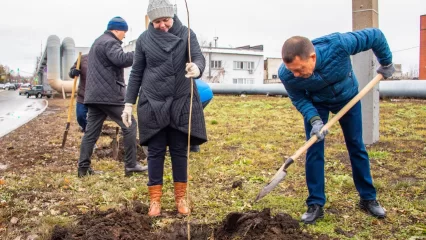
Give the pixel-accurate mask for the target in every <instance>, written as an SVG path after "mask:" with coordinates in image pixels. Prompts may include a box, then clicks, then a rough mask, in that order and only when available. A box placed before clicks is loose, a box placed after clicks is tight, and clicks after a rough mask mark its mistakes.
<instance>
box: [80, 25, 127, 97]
mask: <svg viewBox="0 0 426 240" xmlns="http://www.w3.org/2000/svg"><path fill="white" fill-rule="evenodd" d="M121 44H122V42H121V41H120V40H119V39H118V38H117V37H116V36H115V35H114V34H113V33H112V32H110V31H105V33H104V34H103V35H102V36H100V37H99V38H98V39H96V40H95V42H94V43H93V45H92V47H91V48H90V52H89V59H88V61H89V62H88V63H89V64H88V69H87V81H86V92H85V95H84V104H108V105H124V96H125V94H126V85H125V83H124V70H123V68H126V67H130V66H132V63H133V52H129V53H125V52H124V51H123V48H122V47H121Z"/></svg>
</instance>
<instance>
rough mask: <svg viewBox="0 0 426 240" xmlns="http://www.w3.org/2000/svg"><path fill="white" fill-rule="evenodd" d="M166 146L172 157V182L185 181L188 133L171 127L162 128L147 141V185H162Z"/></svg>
mask: <svg viewBox="0 0 426 240" xmlns="http://www.w3.org/2000/svg"><path fill="white" fill-rule="evenodd" d="M167 146H169V151H170V156H171V158H172V172H173V181H174V182H187V179H188V178H187V166H188V162H187V155H186V153H187V147H188V135H187V134H186V133H183V132H181V131H178V130H176V129H173V128H171V127H166V128H163V129H162V130H161V131H160V132H158V133H157V134H156V135H154V136H153V137H152V138H151V139H150V140H149V141H148V177H149V181H148V186H154V185H162V184H163V173H164V159H165V156H166V150H167Z"/></svg>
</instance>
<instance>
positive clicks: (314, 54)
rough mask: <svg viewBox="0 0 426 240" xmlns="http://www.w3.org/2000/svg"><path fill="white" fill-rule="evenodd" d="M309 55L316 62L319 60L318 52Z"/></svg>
mask: <svg viewBox="0 0 426 240" xmlns="http://www.w3.org/2000/svg"><path fill="white" fill-rule="evenodd" d="M309 57H310V58H311V59H312V60H313V61H314V62H315V61H316V60H317V54H316V53H314V52H313V53H311V55H309Z"/></svg>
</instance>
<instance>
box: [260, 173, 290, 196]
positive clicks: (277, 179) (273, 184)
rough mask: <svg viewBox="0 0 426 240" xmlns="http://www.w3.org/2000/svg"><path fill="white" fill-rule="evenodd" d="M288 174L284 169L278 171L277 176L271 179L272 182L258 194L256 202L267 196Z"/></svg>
mask: <svg viewBox="0 0 426 240" xmlns="http://www.w3.org/2000/svg"><path fill="white" fill-rule="evenodd" d="M286 175H287V172H286V171H284V170H282V171H280V172H278V173H277V174H276V175H275V177H274V178H273V179H272V180H271V182H270V183H269V184H268V185H266V186H265V187H264V188H263V189H262V190H261V191H260V192H259V194H258V195H257V197H256V200H254V201H255V202H257V201H259V200H260V199H262V198H263V197H264V196H266V195H267V194H268V193H269V192H271V191H272V190H273V189H274V188H275V187H276V186H277V185H278V184H279V183H280V182H281V181H282V180H284V178H285V176H286Z"/></svg>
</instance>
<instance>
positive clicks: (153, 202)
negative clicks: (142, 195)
mask: <svg viewBox="0 0 426 240" xmlns="http://www.w3.org/2000/svg"><path fill="white" fill-rule="evenodd" d="M162 187H163V185H154V186H149V187H148V190H149V201H150V203H149V212H148V216H150V217H156V216H160V214H161V195H162V190H161V189H162Z"/></svg>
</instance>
